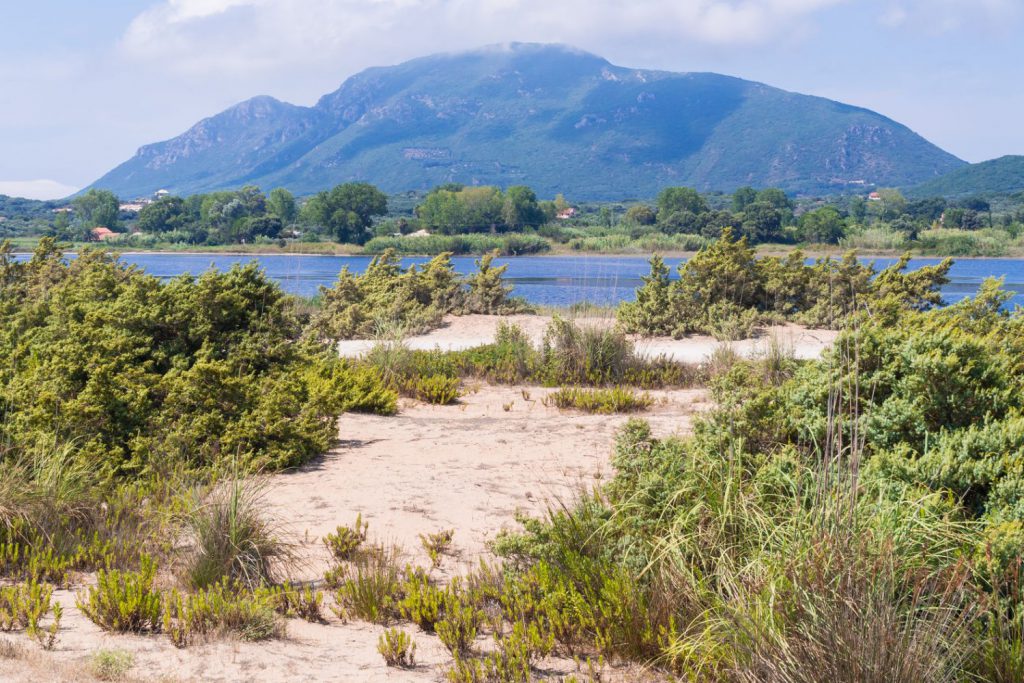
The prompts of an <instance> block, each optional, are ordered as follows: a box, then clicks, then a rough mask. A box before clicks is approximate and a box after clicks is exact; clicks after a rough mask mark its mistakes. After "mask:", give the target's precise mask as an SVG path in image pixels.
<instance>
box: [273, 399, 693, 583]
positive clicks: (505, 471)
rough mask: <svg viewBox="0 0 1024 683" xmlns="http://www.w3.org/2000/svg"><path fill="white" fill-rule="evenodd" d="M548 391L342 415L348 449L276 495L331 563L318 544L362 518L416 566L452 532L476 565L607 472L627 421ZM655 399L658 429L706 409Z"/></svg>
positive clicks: (685, 422) (678, 426)
mask: <svg viewBox="0 0 1024 683" xmlns="http://www.w3.org/2000/svg"><path fill="white" fill-rule="evenodd" d="M550 391H552V390H551V389H544V388H536V387H534V388H529V389H522V388H515V387H493V386H486V385H485V386H480V388H479V389H478V390H477V391H476V392H474V393H470V394H468V395H466V396H464V397H463V399H462V400H461V401H460V404H459V405H455V406H430V405H425V404H422V403H414V402H406V403H405V405H403V407H402V410H401V412H400V413H399V415H397V416H395V417H377V416H372V415H345V416H343V417H342V418H341V421H340V435H341V440H342V441H341V445H340V446H339V447H338V448H336V449H334V450H332V451H331V452H330V453H328V454H327V455H326V456H324V457H323V458H322V459H320V460H318V461H316V462H313V463H312V464H310V465H307V466H306V467H303V468H301V469H299V470H297V471H295V472H291V473H287V474H283V475H279V476H278V477H275V481H274V484H273V488H272V490H271V491H270V492H269V499H270V501H271V502H272V503H273V505H274V507H275V509H276V510H277V511H278V513H279V517H280V518H282V519H286V520H288V523H289V525H290V526H291V527H292V529H293V530H294V535H295V536H299V537H303V538H307V537H308V538H309V539H310V540H311V543H310V544H308V545H313V546H315V547H313V548H311V552H310V556H311V557H312V558H314V559H316V558H320V559H321V560H323V559H324V558H325V557H326V556H325V555H324V553H322V552H321V548H320V547H319V544H318V543H315V542H312V541H313V539H318V538H321V537H322V536H323V535H325V534H327V533H329V532H331V531H333V530H334V528H335V527H336V526H337V525H338V524H351V523H352V521H353V520H354V519H355V516H356V514H357V513H362V515H363V519H364V520H366V521H367V522H369V524H370V535H371V536H375V537H377V538H378V539H382V540H387V541H389V542H395V543H398V544H399V545H401V546H402V547H403V548H405V550H406V551H408V552H409V553H410V554H411V555H412V556H413V557H414V558H415V559H416V560H417V561H419V562H426V556H425V555H424V553H423V551H422V549H421V547H420V542H419V534H421V533H429V532H433V531H438V530H440V529H447V528H451V529H455V530H456V531H455V539H454V548H455V550H456V551H457V553H458V559H459V561H460V563H461V564H462V565H463V566H464V567H466V566H476V564H477V561H478V558H479V557H480V556H481V555H482V554H484V553H485V552H486V548H487V543H488V541H490V540H492V539H493V538H494V536H495V535H496V534H497V532H498V531H499V530H501V529H502V528H503V527H507V526H511V527H514V526H515V524H514V522H513V520H514V516H515V512H516V510H517V509H522V510H524V511H527V512H533V513H537V512H541V511H543V509H544V506H545V504H546V503H547V502H548V501H553V500H559V499H567V498H571V496H572V495H573V493H574V492H575V491H577V490H579V487H580V486H582V487H584V488H590V487H592V486H593V485H594V484H596V483H599V481H600V479H601V478H602V477H604V476H607V475H608V474H610V472H609V465H608V456H609V453H610V449H611V444H612V440H613V438H614V434H615V431H616V430H617V429H618V427H619V426H620V425H622V424H623V423H624V422H625V421H626V420H627V419H628V417H626V416H606V415H585V414H580V413H575V412H562V411H558V410H557V409H554V408H548V407H545V406H544V405H543V403H542V398H543V397H544V396H545V395H546V394H547V393H549V392H550ZM650 393H651V395H652V396H654V397H655V398H656V399H658V401H659V402H658V405H656V406H655V408H654V409H653V410H652V411H649V412H648V413H646V414H645V417H646V419H648V420H649V421H650V422H651V424H652V428H653V429H654V431H655V432H656V433H659V434H669V433H672V432H681V431H685V430H687V429H688V428H689V423H690V421H689V417H688V416H689V415H690V414H691V413H692V412H694V411H695V410H701V409H703V408H704V407H706V404H705V403H704V400H705V398H704V392H703V391H702V390H681V391H656V392H650ZM506 407H507V408H508V410H505V408H506ZM449 566H450V563H449ZM312 570H313V573H314V575H319V574H320V573H321V570H322V566H320V563H317V564H314V566H313V567H312ZM306 571H307V573H308V572H309V571H310V570H309V569H307V570H306Z"/></svg>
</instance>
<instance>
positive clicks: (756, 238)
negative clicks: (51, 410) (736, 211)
mask: <svg viewBox="0 0 1024 683" xmlns="http://www.w3.org/2000/svg"><path fill="white" fill-rule="evenodd" d="M781 233H782V210H781V209H778V208H776V207H775V206H773V205H772V204H770V203H769V202H762V201H756V202H754V203H753V204H750V205H749V206H747V210H746V211H744V212H743V235H744V236H745V237H746V238H747V239H749V240H750V241H751V242H767V241H769V240H772V239H776V238H778V237H779V236H780V235H781Z"/></svg>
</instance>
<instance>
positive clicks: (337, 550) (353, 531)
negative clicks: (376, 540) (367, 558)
mask: <svg viewBox="0 0 1024 683" xmlns="http://www.w3.org/2000/svg"><path fill="white" fill-rule="evenodd" d="M369 527H370V525H369V524H368V523H366V522H364V521H363V515H362V513H360V514H358V515H356V522H355V524H353V525H352V526H350V527H348V526H341V525H339V526H338V528H337V529H335V530H334V533H330V534H327V536H325V537H324V545H326V546H327V549H328V550H329V551H330V553H331V556H332V557H334V559H335V560H337V561H339V562H343V561H345V560H351V559H352V558H353V557H354V556H355V553H356V551H358V550H359V548H360V547H361V546H362V545H363V543H365V542H366V531H367V529H369Z"/></svg>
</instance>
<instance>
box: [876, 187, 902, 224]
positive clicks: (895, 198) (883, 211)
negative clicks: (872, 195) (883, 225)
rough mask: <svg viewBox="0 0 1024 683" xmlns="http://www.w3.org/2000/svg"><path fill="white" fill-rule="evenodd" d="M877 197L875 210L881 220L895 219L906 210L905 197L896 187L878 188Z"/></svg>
mask: <svg viewBox="0 0 1024 683" xmlns="http://www.w3.org/2000/svg"><path fill="white" fill-rule="evenodd" d="M878 197H879V199H878V201H877V202H875V205H876V206H877V208H876V209H875V210H876V212H877V213H878V217H879V218H881V219H882V220H883V221H892V220H895V219H896V218H899V217H900V216H902V215H903V214H905V213H906V212H907V199H906V197H904V196H903V193H902V192H900V191H899V190H897V189H896V188H892V187H889V188H882V189H880V190H878Z"/></svg>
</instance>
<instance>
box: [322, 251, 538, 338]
mask: <svg viewBox="0 0 1024 683" xmlns="http://www.w3.org/2000/svg"><path fill="white" fill-rule="evenodd" d="M496 256H497V254H496V252H491V253H488V254H485V255H484V256H481V257H480V259H479V260H478V261H477V268H478V269H477V272H476V273H474V274H472V275H470V276H468V277H465V278H463V277H461V276H460V275H459V274H458V273H456V272H455V269H454V268H453V267H452V263H451V254H447V253H444V254H440V255H439V256H437V257H435V258H434V259H433V260H431V261H430V262H429V263H427V264H425V265H423V266H419V267H418V266H415V265H413V266H410V267H409V268H408V269H407V270H403V269H402V267H401V265H400V262H399V259H398V255H397V254H396V253H395V252H394V251H391V250H388V251H385V252H384V253H383V254H381V255H380V256H377V257H374V259H373V260H372V261H371V262H370V265H369V266H368V267H367V269H366V272H364V273H362V274H361V275H355V274H353V273H351V272H350V271H349V270H348V268H343V269H342V271H341V273H340V274H339V275H338V281H337V282H336V283H335V285H334V287H332V288H331V289H326V288H323V287H322V288H321V301H320V307H319V309H318V310H317V312H316V313H315V315H314V316H313V319H312V321H311V323H310V334H311V335H312V336H313V337H314V338H316V339H333V340H337V339H351V338H353V337H364V338H366V337H372V336H374V335H376V334H378V333H380V332H386V331H387V330H389V329H397V330H400V331H401V332H402V333H411V334H416V333H420V332H424V331H427V330H429V329H431V328H433V327H437V326H438V325H440V324H441V320H442V318H443V317H444V316H445V315H447V314H449V313H455V314H459V315H462V314H469V313H486V314H490V315H498V314H509V313H525V312H528V311H529V310H530V309H529V307H528V306H527V304H526V303H525V302H523V301H522V300H521V299H515V298H512V297H511V296H510V293H511V291H512V287H511V286H509V285H506V284H505V283H504V281H503V277H502V276H503V275H504V273H505V271H506V270H507V269H508V266H507V265H505V266H493V265H492V262H493V260H494V258H495V257H496Z"/></svg>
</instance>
